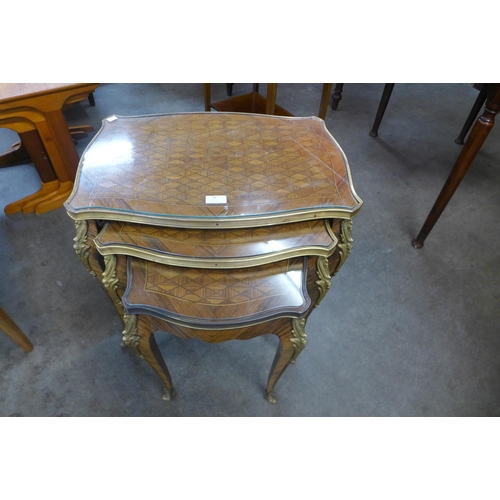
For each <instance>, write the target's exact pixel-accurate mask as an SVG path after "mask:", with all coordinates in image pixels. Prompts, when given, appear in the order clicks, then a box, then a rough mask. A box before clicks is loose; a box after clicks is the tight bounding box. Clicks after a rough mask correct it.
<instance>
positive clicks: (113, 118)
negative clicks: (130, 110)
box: [106, 115, 118, 122]
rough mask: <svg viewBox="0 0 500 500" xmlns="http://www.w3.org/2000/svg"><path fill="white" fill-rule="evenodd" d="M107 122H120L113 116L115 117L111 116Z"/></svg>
mask: <svg viewBox="0 0 500 500" xmlns="http://www.w3.org/2000/svg"><path fill="white" fill-rule="evenodd" d="M106 120H107V121H108V122H114V121H115V120H118V117H116V116H115V115H113V116H110V117H108V118H106Z"/></svg>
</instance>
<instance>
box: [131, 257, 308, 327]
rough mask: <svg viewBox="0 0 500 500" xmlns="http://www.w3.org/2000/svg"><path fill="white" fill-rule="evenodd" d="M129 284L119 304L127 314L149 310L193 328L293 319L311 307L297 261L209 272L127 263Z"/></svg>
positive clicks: (301, 263) (148, 263)
mask: <svg viewBox="0 0 500 500" xmlns="http://www.w3.org/2000/svg"><path fill="white" fill-rule="evenodd" d="M128 280H129V287H128V290H127V292H126V294H125V296H124V297H123V300H124V304H126V307H127V310H129V311H130V312H132V313H135V312H139V310H143V311H144V310H148V311H149V312H151V311H152V310H153V311H156V312H157V313H158V314H161V315H163V316H165V317H172V318H177V319H183V320H184V321H188V322H193V323H197V322H207V321H209V322H210V321H214V322H217V323H219V324H225V323H234V322H236V321H241V320H242V319H243V320H244V319H248V320H250V319H252V318H255V317H257V316H259V317H269V316H273V315H277V314H285V313H286V312H288V313H290V314H293V315H297V314H299V313H300V312H303V311H305V310H306V308H307V307H308V306H309V304H310V302H309V298H308V297H307V296H306V295H305V294H306V293H307V292H305V283H304V260H303V259H300V258H299V259H292V260H290V261H282V262H280V263H275V264H269V265H263V266H260V267H257V268H255V267H254V268H251V269H241V270H235V269H231V270H213V269H210V270H209V269H194V268H184V267H174V266H164V265H162V264H157V263H154V262H150V261H144V260H142V259H136V258H133V257H129V270H128ZM137 308H138V310H137V311H136V309H137Z"/></svg>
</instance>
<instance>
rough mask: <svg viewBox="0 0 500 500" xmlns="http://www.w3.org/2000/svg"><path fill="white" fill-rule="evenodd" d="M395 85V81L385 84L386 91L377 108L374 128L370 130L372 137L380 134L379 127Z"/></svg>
mask: <svg viewBox="0 0 500 500" xmlns="http://www.w3.org/2000/svg"><path fill="white" fill-rule="evenodd" d="M394 85H395V84H394V83H386V84H385V86H384V91H383V92H382V98H381V99H380V104H379V106H378V110H377V116H375V121H374V122H373V128H372V130H371V132H370V136H371V137H377V136H378V128H379V127H380V123H381V122H382V118H383V117H384V113H385V110H386V108H387V104H388V103H389V99H390V98H391V94H392V91H393V89H394Z"/></svg>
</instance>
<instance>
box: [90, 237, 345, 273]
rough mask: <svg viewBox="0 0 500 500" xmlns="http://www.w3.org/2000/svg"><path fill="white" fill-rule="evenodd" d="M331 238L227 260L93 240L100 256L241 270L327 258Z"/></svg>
mask: <svg viewBox="0 0 500 500" xmlns="http://www.w3.org/2000/svg"><path fill="white" fill-rule="evenodd" d="M331 236H332V241H333V245H332V246H331V247H329V248H328V249H323V248H320V247H306V246H305V247H301V248H298V249H296V248H293V249H290V250H286V251H284V252H274V253H272V254H267V255H257V256H255V257H245V258H241V257H234V258H227V259H218V258H216V257H214V258H199V257H184V256H173V255H161V254H159V253H157V252H154V251H152V250H146V249H142V248H138V247H133V246H126V245H120V244H112V245H105V246H104V245H101V244H100V242H99V241H98V239H97V238H96V239H94V242H95V245H96V247H97V250H98V251H99V253H100V254H101V255H104V256H107V255H111V254H116V255H128V256H131V257H137V258H140V259H144V260H151V261H153V262H157V263H158V264H167V265H171V266H179V267H195V268H199V269H215V268H217V269H242V268H245V267H253V266H260V265H263V264H271V263H273V262H277V261H280V260H283V259H285V258H286V259H292V258H295V257H304V256H311V255H318V256H319V257H323V258H325V259H326V258H328V257H329V256H330V255H332V253H333V252H334V250H335V248H336V246H337V244H338V240H337V238H336V237H335V235H333V234H332V235H331Z"/></svg>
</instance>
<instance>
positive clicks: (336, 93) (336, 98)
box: [332, 83, 344, 111]
mask: <svg viewBox="0 0 500 500" xmlns="http://www.w3.org/2000/svg"><path fill="white" fill-rule="evenodd" d="M343 90H344V84H343V83H337V84H336V85H335V88H334V89H333V95H332V109H333V111H337V108H338V106H339V102H340V101H341V99H342V92H343Z"/></svg>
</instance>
